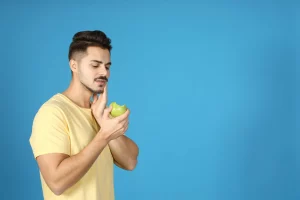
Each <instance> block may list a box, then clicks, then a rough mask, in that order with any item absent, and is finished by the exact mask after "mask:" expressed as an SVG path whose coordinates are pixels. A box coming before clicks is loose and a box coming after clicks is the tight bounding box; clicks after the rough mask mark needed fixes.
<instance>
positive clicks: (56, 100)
mask: <svg viewBox="0 0 300 200" xmlns="http://www.w3.org/2000/svg"><path fill="white" fill-rule="evenodd" d="M64 108H65V105H64V101H63V99H61V97H60V95H59V94H56V95H53V96H52V97H51V98H50V99H48V100H47V101H46V102H45V103H43V104H42V105H41V106H40V107H39V109H38V111H37V113H36V114H35V117H34V120H35V121H36V120H38V119H45V120H51V119H53V118H54V117H55V118H60V119H63V118H65V111H64Z"/></svg>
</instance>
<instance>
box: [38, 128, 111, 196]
mask: <svg viewBox="0 0 300 200" xmlns="http://www.w3.org/2000/svg"><path fill="white" fill-rule="evenodd" d="M98 135H101V134H99V133H98ZM106 145H107V141H106V140H105V139H103V138H102V137H95V138H94V139H93V140H92V142H91V143H90V144H89V145H88V146H86V147H85V148H84V149H83V150H82V151H81V152H80V153H78V154H76V155H74V156H71V157H70V156H68V155H66V154H46V155H42V156H38V157H37V162H38V165H39V168H40V171H41V173H42V175H43V177H44V179H45V182H46V183H47V185H48V186H49V188H50V189H51V190H52V192H53V193H55V194H56V195H61V194H62V193H63V192H64V191H65V190H67V189H68V188H69V187H71V186H72V185H74V184H75V183H76V182H77V181H79V180H80V179H81V178H82V177H83V176H84V174H86V172H87V171H88V170H89V169H90V167H91V166H92V165H93V163H94V162H95V160H96V159H97V157H98V156H99V154H100V153H101V152H102V150H103V149H104V148H105V146H106Z"/></svg>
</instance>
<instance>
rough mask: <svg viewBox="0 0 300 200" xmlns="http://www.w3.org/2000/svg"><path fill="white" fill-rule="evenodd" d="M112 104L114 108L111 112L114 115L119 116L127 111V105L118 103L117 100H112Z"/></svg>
mask: <svg viewBox="0 0 300 200" xmlns="http://www.w3.org/2000/svg"><path fill="white" fill-rule="evenodd" d="M110 106H112V110H111V112H110V115H111V116H112V117H118V116H120V115H122V114H123V113H125V112H126V110H127V107H126V105H122V106H121V105H118V104H117V103H116V102H112V103H111V104H110Z"/></svg>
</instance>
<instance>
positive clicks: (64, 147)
mask: <svg viewBox="0 0 300 200" xmlns="http://www.w3.org/2000/svg"><path fill="white" fill-rule="evenodd" d="M98 130H99V125H98V124H97V122H96V121H95V120H94V118H93V117H92V112H91V109H87V108H81V107H79V106H77V105H76V104H75V103H73V102H72V101H71V100H70V99H68V98H67V97H66V96H64V95H63V94H61V93H58V94H56V95H54V96H52V98H50V99H49V100H48V101H47V102H45V103H44V104H43V105H42V106H41V108H40V109H39V110H38V112H37V114H36V116H35V118H34V120H33V125H32V133H31V137H30V139H29V142H30V145H31V147H32V151H33V155H34V157H35V158H36V157H37V156H39V155H43V154H47V153H64V154H67V155H70V156H72V155H75V154H77V153H79V152H80V151H81V150H82V149H83V148H84V147H86V146H87V145H88V144H89V142H90V141H91V140H92V139H93V138H94V137H95V135H96V134H97V132H98ZM40 178H41V184H42V190H43V195H44V199H45V200H114V198H115V197H114V183H113V157H112V154H111V152H110V149H109V146H106V147H105V148H104V150H103V151H102V152H101V154H100V156H99V157H98V158H97V160H96V161H95V162H94V164H93V166H92V167H91V168H90V169H89V171H88V172H87V173H86V174H85V175H84V176H83V177H82V178H81V179H80V180H79V181H78V182H77V183H76V184H74V185H73V186H72V187H70V188H69V189H67V190H66V191H65V192H64V193H63V194H61V195H59V196H57V195H55V194H54V193H53V192H52V191H51V190H50V189H49V187H48V186H47V184H46V183H45V180H44V179H43V177H42V175H41V173H40Z"/></svg>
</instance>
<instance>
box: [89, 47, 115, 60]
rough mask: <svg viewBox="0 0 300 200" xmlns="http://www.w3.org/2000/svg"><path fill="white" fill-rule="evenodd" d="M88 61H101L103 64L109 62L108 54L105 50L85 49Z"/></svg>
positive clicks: (98, 48)
mask: <svg viewBox="0 0 300 200" xmlns="http://www.w3.org/2000/svg"><path fill="white" fill-rule="evenodd" d="M86 52H87V56H86V58H88V60H101V61H104V62H109V61H110V53H109V51H108V50H107V49H102V48H100V47H88V48H87V51H86Z"/></svg>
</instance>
